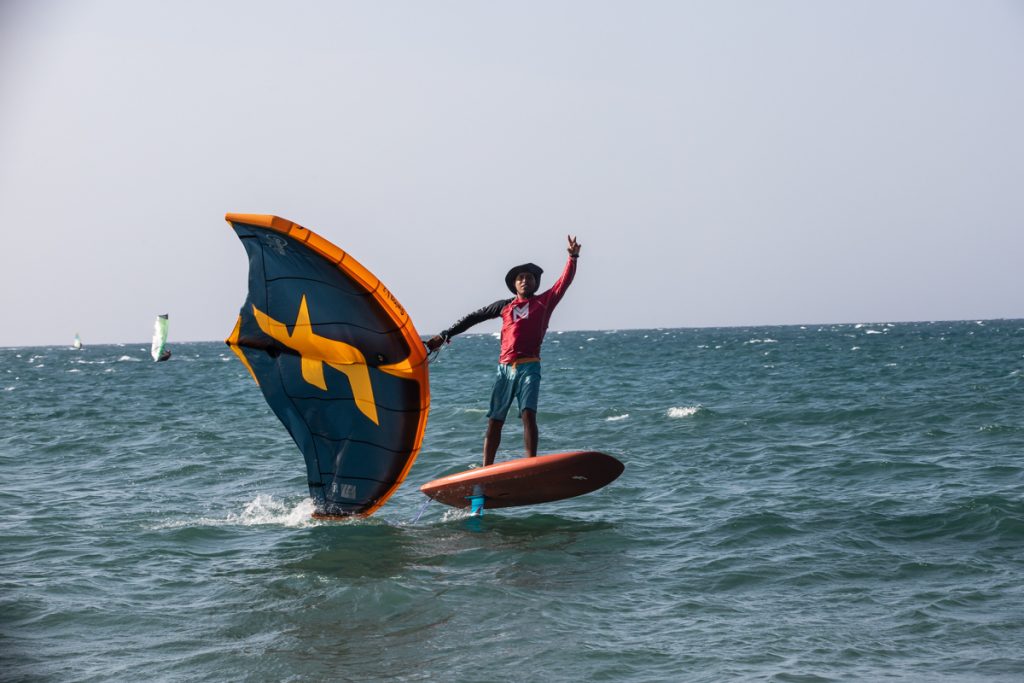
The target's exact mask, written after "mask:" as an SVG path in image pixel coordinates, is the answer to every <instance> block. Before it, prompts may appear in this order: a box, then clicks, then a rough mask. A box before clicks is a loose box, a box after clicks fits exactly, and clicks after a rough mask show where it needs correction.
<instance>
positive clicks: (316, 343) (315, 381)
mask: <svg viewBox="0 0 1024 683" xmlns="http://www.w3.org/2000/svg"><path fill="white" fill-rule="evenodd" d="M226 219H227V221H228V222H229V223H230V224H231V227H232V228H234V230H235V233H236V234H237V235H238V237H239V239H240V240H241V241H242V244H243V245H244V246H245V250H246V252H247V253H248V256H249V293H248V297H247V298H246V300H245V304H244V305H243V306H242V310H241V312H240V314H239V316H238V322H237V323H236V324H235V329H234V331H232V333H231V336H230V337H228V339H227V344H228V345H229V346H230V347H231V349H232V350H233V351H234V352H235V353H236V354H238V357H239V358H240V359H241V361H242V363H244V364H245V366H246V367H247V368H248V369H249V372H250V373H252V376H253V378H254V379H255V380H256V382H257V383H258V384H259V386H260V389H261V390H262V391H263V396H264V398H266V400H267V403H268V404H269V405H270V407H271V409H272V410H273V411H274V413H275V414H276V415H277V417H278V418H279V419H280V420H281V422H282V423H284V426H285V428H287V430H288V432H289V433H290V434H291V436H292V439H294V440H295V443H296V444H297V445H298V447H299V450H301V451H302V454H303V456H304V457H305V460H306V475H307V479H308V483H309V493H310V496H311V497H312V498H313V501H314V506H315V511H314V516H315V517H319V518H332V517H340V516H346V515H370V514H372V513H373V512H374V511H376V510H377V509H378V508H379V507H380V506H381V505H383V504H384V502H385V501H386V500H387V499H388V497H389V496H391V494H393V493H394V492H395V490H396V489H398V487H399V485H401V483H402V481H403V480H404V479H405V476H406V474H407V473H408V471H409V468H411V467H412V464H413V462H414V461H415V460H416V455H417V454H418V453H419V450H420V445H421V444H422V442H423V433H424V430H425V429H426V424H427V413H428V411H429V408H430V387H429V381H428V377H427V357H426V349H425V348H424V345H423V342H422V341H421V340H420V336H419V334H418V333H417V332H416V328H415V327H413V324H412V320H411V319H410V318H409V315H408V314H407V313H406V312H405V309H404V308H402V306H401V304H399V303H398V301H397V300H396V299H395V297H394V296H393V295H392V294H391V292H389V291H388V289H387V288H386V287H385V286H384V285H383V284H382V283H381V282H380V281H379V280H378V279H377V278H376V277H375V276H374V275H373V274H371V273H370V272H369V271H368V270H366V268H364V267H363V266H362V265H360V264H359V262H358V261H356V260H355V259H354V258H352V256H350V255H349V254H347V253H346V252H344V251H342V250H341V249H339V248H338V247H336V246H335V245H333V244H331V243H330V242H328V241H327V240H325V239H324V238H322V237H320V236H319V235H317V234H316V233H314V232H312V231H310V230H307V229H306V228H303V227H302V226H300V225H296V224H295V223H292V222H291V221H287V220H285V219H283V218H278V217H277V216H262V215H248V214H228V215H227V216H226Z"/></svg>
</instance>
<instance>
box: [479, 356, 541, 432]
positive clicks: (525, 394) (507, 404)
mask: <svg viewBox="0 0 1024 683" xmlns="http://www.w3.org/2000/svg"><path fill="white" fill-rule="evenodd" d="M539 396H540V361H533V362H529V363H519V364H517V365H499V366H498V376H497V378H495V380H494V389H493V390H492V391H491V407H490V410H488V411H487V417H489V418H491V419H492V420H497V421H498V422H504V421H505V417H506V416H507V415H508V409H509V408H511V407H512V399H516V400H517V401H518V402H519V415H520V416H522V414H523V411H524V410H532V411H533V412H537V398H538V397H539Z"/></svg>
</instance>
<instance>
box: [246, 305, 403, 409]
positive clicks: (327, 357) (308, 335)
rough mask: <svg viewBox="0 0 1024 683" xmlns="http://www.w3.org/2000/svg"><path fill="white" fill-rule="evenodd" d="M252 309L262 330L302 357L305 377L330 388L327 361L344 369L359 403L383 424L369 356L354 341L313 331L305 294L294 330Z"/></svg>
mask: <svg viewBox="0 0 1024 683" xmlns="http://www.w3.org/2000/svg"><path fill="white" fill-rule="evenodd" d="M252 313H253V316H254V317H255V318H256V323H257V324H258V325H259V326H260V329H261V330H263V331H264V332H265V333H266V334H268V335H270V336H271V337H272V338H274V339H275V340H276V341H278V342H280V343H282V344H284V345H285V346H287V347H288V348H290V349H293V350H294V351H296V352H298V354H299V355H300V356H301V357H302V379H304V380H306V381H307V382H309V383H310V384H312V385H313V386H315V387H317V388H319V389H322V390H324V391H327V381H326V380H325V379H324V363H326V364H327V365H330V366H331V367H332V368H334V369H335V370H338V371H339V372H343V373H344V374H345V376H346V377H348V381H349V383H350V384H351V385H352V395H353V396H354V397H355V400H356V406H357V407H358V408H359V410H360V411H361V412H362V413H363V414H364V415H366V417H368V418H370V419H371V420H372V421H373V423H374V424H375V425H378V426H379V425H380V422H378V421H377V404H376V403H375V402H374V400H373V386H372V385H371V384H370V372H369V370H368V369H367V367H366V358H365V357H364V356H363V354H362V352H361V351H360V350H359V349H357V348H356V347H354V346H352V345H351V344H346V343H345V342H340V341H337V340H335V339H328V338H327V337H321V336H320V335H318V334H314V332H313V326H312V325H311V324H310V322H309V309H308V308H307V307H306V297H305V296H303V297H302V302H301V303H300V304H299V314H298V316H297V317H296V318H295V326H294V327H293V328H292V331H291V332H288V328H287V327H286V326H285V325H284V323H281V322H278V321H277V320H274V319H273V318H271V317H270V316H269V315H267V314H266V313H264V312H263V311H261V310H259V309H258V308H256V307H255V306H253V307H252ZM382 369H383V368H382Z"/></svg>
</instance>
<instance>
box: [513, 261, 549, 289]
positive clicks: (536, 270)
mask: <svg viewBox="0 0 1024 683" xmlns="http://www.w3.org/2000/svg"><path fill="white" fill-rule="evenodd" d="M524 272H525V273H533V277H535V278H536V279H537V286H538V287H540V276H541V273H543V272H544V270H543V269H542V268H541V267H540V266H538V265H537V264H536V263H524V264H523V265H521V266H516V267H515V268H513V269H512V270H510V271H508V275H506V276H505V286H506V287H508V291H510V292H512V293H513V294H518V292H516V275H519V273H524Z"/></svg>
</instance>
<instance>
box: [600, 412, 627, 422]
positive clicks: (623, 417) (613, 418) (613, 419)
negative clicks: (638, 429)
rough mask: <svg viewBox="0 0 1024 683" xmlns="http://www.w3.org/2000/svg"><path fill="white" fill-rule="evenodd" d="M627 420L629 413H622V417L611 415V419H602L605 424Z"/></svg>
mask: <svg viewBox="0 0 1024 683" xmlns="http://www.w3.org/2000/svg"><path fill="white" fill-rule="evenodd" d="M628 418H629V413H623V414H622V415H612V416H611V417H606V418H605V419H604V421H605V422H618V421H619V420H625V419H628Z"/></svg>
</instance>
